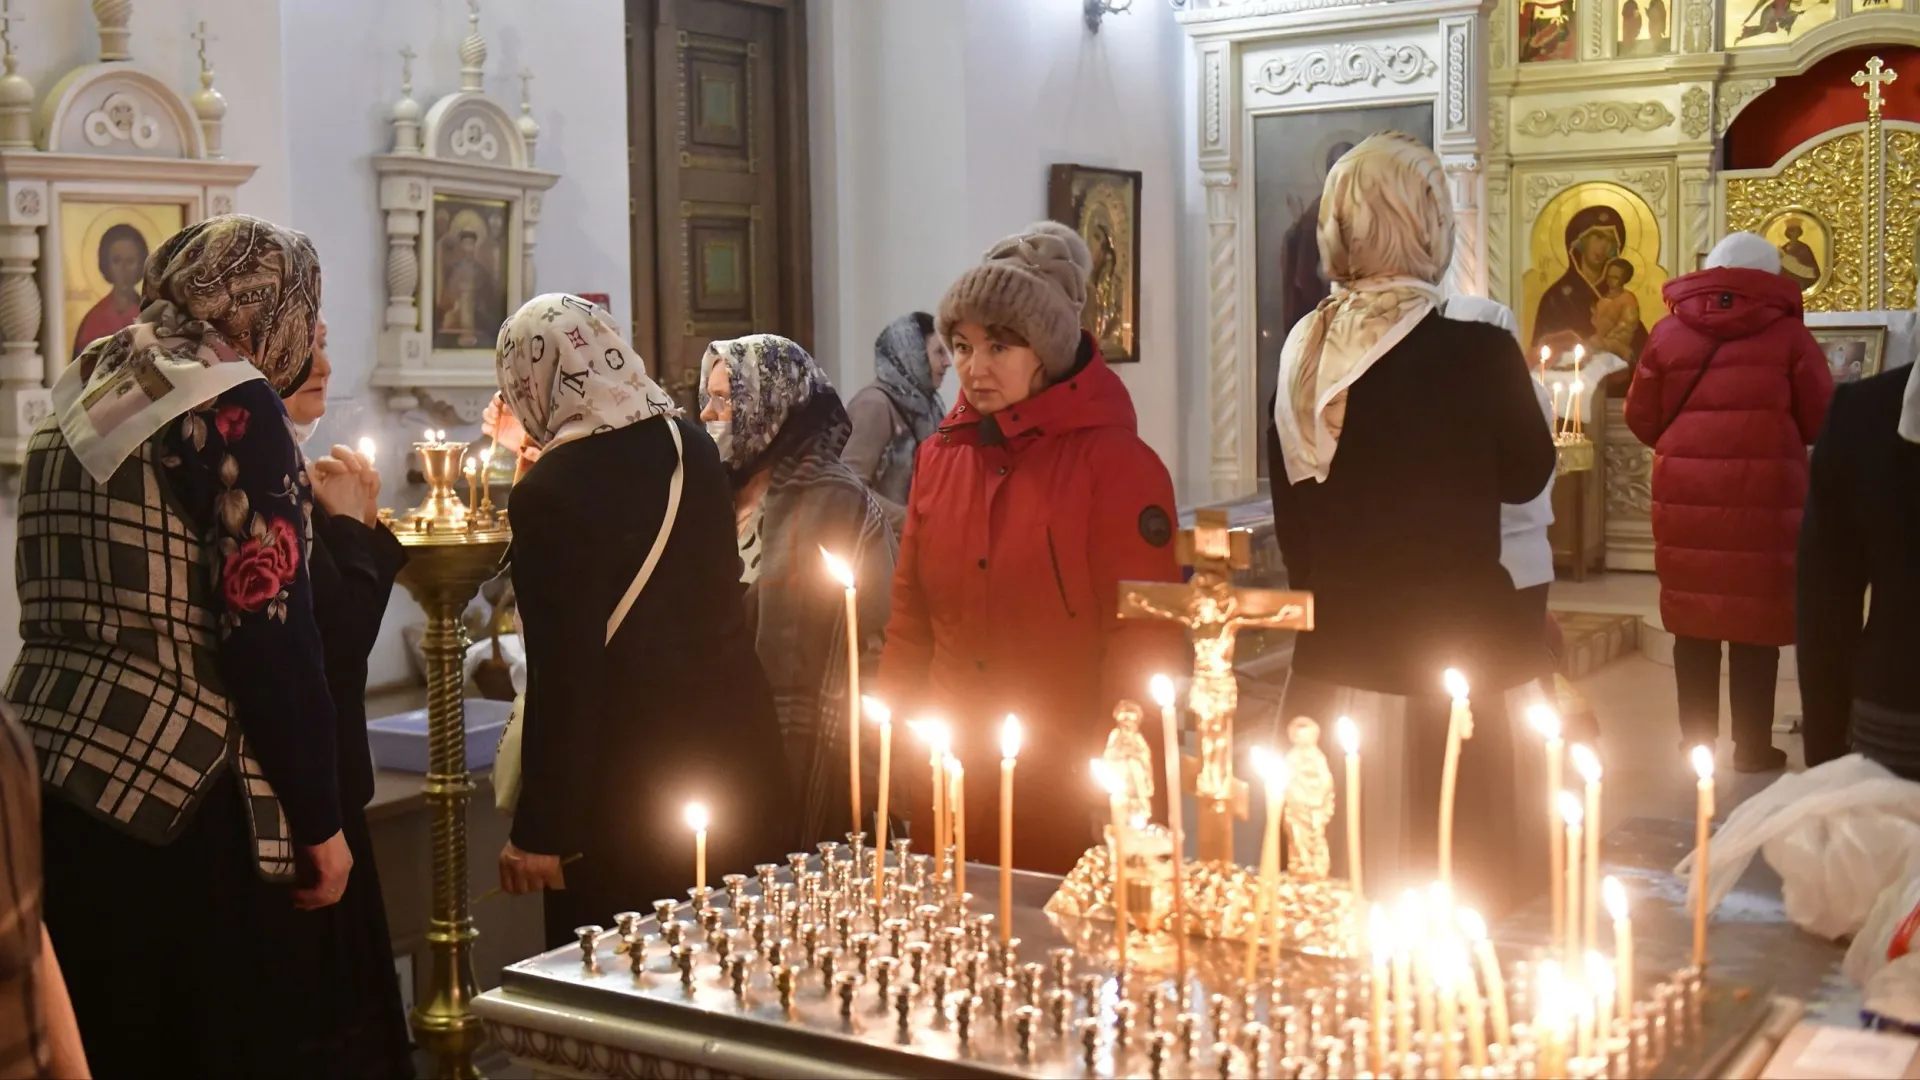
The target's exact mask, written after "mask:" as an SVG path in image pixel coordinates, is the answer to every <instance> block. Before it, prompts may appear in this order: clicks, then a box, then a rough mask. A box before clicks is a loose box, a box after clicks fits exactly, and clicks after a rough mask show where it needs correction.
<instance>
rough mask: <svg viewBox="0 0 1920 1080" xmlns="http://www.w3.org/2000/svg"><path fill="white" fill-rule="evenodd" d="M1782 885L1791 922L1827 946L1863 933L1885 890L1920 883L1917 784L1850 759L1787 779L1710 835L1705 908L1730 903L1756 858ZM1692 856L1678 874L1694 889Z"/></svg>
mask: <svg viewBox="0 0 1920 1080" xmlns="http://www.w3.org/2000/svg"><path fill="white" fill-rule="evenodd" d="M1756 851H1758V852H1762V853H1764V854H1765V855H1766V858H1767V863H1768V865H1770V866H1772V867H1773V868H1774V870H1775V871H1777V872H1778V873H1779V875H1780V879H1781V882H1782V899H1783V900H1784V901H1785V905H1786V909H1787V917H1788V918H1790V919H1792V920H1793V921H1794V922H1795V923H1796V924H1797V925H1799V926H1800V927H1801V929H1804V930H1806V931H1807V932H1809V933H1813V934H1818V935H1820V936H1821V937H1825V938H1837V937H1842V936H1845V935H1847V934H1853V933H1857V932H1859V930H1860V929H1861V927H1862V926H1864V925H1865V924H1866V921H1867V913H1868V912H1869V911H1871V910H1872V908H1873V905H1874V902H1875V901H1876V900H1877V899H1879V897H1880V894H1881V893H1882V892H1883V891H1885V890H1886V889H1887V887H1888V886H1890V885H1893V884H1895V883H1897V882H1903V881H1906V880H1907V879H1908V878H1910V877H1913V876H1914V875H1915V874H1916V873H1920V784H1916V783H1914V782H1912V781H1909V780H1902V779H1900V778H1898V777H1896V776H1894V775H1893V774H1892V773H1890V772H1888V771H1887V770H1886V769H1885V768H1884V767H1882V766H1880V765H1878V764H1876V763H1874V762H1872V761H1869V760H1867V759H1866V758H1863V757H1861V756H1860V755H1858V754H1849V755H1847V756H1846V757H1843V758H1840V759H1838V760H1835V761H1830V762H1827V763H1826V764H1825V765H1821V766H1818V767H1816V768H1812V769H1808V770H1807V771H1806V772H1802V773H1790V774H1788V775H1786V776H1783V777H1781V778H1780V779H1779V780H1777V781H1775V782H1774V783H1773V784H1772V785H1771V786H1770V787H1768V788H1767V789H1766V790H1765V791H1762V792H1760V793H1759V794H1758V795H1755V796H1754V797H1753V798H1751V799H1748V800H1747V801H1746V802H1744V803H1742V804H1741V805H1740V806H1739V807H1738V808H1736V809H1735V810H1734V811H1733V813H1732V814H1730V815H1728V816H1727V820H1726V823H1725V824H1724V825H1722V826H1721V827H1720V829H1719V831H1718V832H1716V833H1715V834H1714V837H1713V844H1712V848H1711V852H1712V856H1711V861H1710V863H1709V865H1708V867H1707V906H1708V909H1709V910H1711V909H1712V908H1714V907H1718V906H1719V904H1720V902H1721V901H1722V900H1724V899H1726V896H1727V893H1729V892H1731V891H1732V890H1733V886H1734V883H1735V882H1736V881H1738V880H1739V878H1740V875H1741V874H1743V873H1745V872H1746V869H1747V866H1748V864H1749V863H1751V862H1752V861H1753V855H1754V852H1756ZM1693 860H1694V855H1693V854H1689V855H1688V856H1687V857H1686V858H1685V859H1682V860H1681V861H1680V865H1679V866H1677V867H1675V868H1674V872H1675V873H1676V874H1681V875H1683V876H1685V877H1686V879H1687V880H1688V882H1689V887H1688V888H1689V896H1688V903H1689V906H1691V904H1692V903H1694V902H1695V900H1696V898H1695V897H1693V896H1692V895H1691V889H1692V886H1691V881H1692V873H1691V871H1692V867H1693Z"/></svg>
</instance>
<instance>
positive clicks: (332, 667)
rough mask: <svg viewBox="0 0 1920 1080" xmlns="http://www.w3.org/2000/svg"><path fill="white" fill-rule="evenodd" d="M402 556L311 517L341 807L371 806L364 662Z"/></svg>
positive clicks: (353, 525)
mask: <svg viewBox="0 0 1920 1080" xmlns="http://www.w3.org/2000/svg"><path fill="white" fill-rule="evenodd" d="M406 562H407V553H406V549H404V548H402V547H401V546H400V541H399V540H397V539H395V538H394V535H393V533H391V532H389V531H388V530H387V527H386V526H384V525H381V526H379V527H377V528H371V529H369V528H368V527H367V526H366V525H364V524H362V523H361V522H358V521H355V520H354V519H353V518H350V517H341V516H337V515H334V514H329V513H327V512H326V511H325V510H323V509H321V508H320V507H319V506H317V505H316V506H315V507H314V509H313V558H312V561H311V562H310V563H309V565H308V570H309V572H310V573H311V574H312V577H313V617H314V621H315V622H317V623H319V624H320V641H321V644H322V646H323V647H324V648H325V649H326V653H327V661H326V670H327V692H328V693H329V694H330V695H332V697H333V708H334V715H335V717H336V719H335V723H336V725H337V727H338V740H339V752H338V757H337V758H336V759H335V760H336V768H337V769H338V770H339V774H340V805H341V806H343V807H345V806H352V807H365V806H366V805H367V803H368V802H369V801H371V800H372V798H373V755H372V752H371V751H370V750H369V749H368V746H367V657H368V655H369V654H371V653H372V652H373V646H374V642H375V641H376V640H377V639H378V638H379V637H380V622H381V620H382V619H383V618H385V617H386V614H387V599H388V598H389V597H390V596H392V595H393V579H394V577H395V575H397V574H399V573H400V568H401V567H402V566H404V565H406Z"/></svg>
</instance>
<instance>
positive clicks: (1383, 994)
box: [1367, 904, 1394, 1076]
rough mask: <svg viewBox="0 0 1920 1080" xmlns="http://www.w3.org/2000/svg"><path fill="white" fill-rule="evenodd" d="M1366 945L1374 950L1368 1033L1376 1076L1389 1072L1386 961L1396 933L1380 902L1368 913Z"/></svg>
mask: <svg viewBox="0 0 1920 1080" xmlns="http://www.w3.org/2000/svg"><path fill="white" fill-rule="evenodd" d="M1367 944H1368V946H1369V947H1370V948H1371V950H1372V952H1373V978H1372V979H1371V980H1369V981H1370V983H1371V988H1372V1004H1371V1007H1370V1012H1371V1014H1372V1017H1373V1023H1372V1025H1371V1027H1370V1028H1369V1029H1368V1036H1369V1037H1370V1038H1371V1039H1372V1041H1373V1065H1372V1069H1371V1071H1372V1072H1373V1074H1374V1075H1375V1076H1379V1075H1382V1074H1384V1073H1385V1072H1386V1071H1387V978H1388V975H1387V964H1388V961H1389V959H1390V958H1391V957H1392V956H1393V952H1394V948H1393V936H1392V931H1391V930H1390V929H1389V928H1388V925H1387V913H1386V912H1385V911H1382V910H1381V908H1380V905H1379V904H1375V905H1373V907H1372V909H1371V910H1369V911H1368V913H1367Z"/></svg>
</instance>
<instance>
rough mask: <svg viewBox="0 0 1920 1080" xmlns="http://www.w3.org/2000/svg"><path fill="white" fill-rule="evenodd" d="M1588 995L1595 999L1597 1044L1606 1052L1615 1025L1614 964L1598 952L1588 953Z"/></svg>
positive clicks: (1598, 1048)
mask: <svg viewBox="0 0 1920 1080" xmlns="http://www.w3.org/2000/svg"><path fill="white" fill-rule="evenodd" d="M1587 996H1588V997H1589V998H1591V999H1593V1010H1594V1023H1593V1029H1594V1037H1595V1039H1596V1043H1595V1046H1596V1048H1597V1050H1598V1052H1599V1053H1602V1054H1604V1053H1606V1047H1607V1032H1608V1030H1609V1029H1611V1028H1612V1027H1613V965H1612V964H1609V963H1607V958H1606V957H1604V956H1601V955H1600V954H1599V953H1597V952H1590V953H1588V954H1587Z"/></svg>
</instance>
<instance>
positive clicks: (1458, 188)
mask: <svg viewBox="0 0 1920 1080" xmlns="http://www.w3.org/2000/svg"><path fill="white" fill-rule="evenodd" d="M1441 165H1442V167H1443V168H1445V169H1446V172H1447V189H1448V191H1449V192H1450V193H1451V194H1452V196H1453V263H1452V265H1450V266H1449V267H1448V268H1447V291H1448V292H1450V293H1457V294H1465V295H1468V296H1484V295H1486V292H1487V238H1486V226H1485V221H1484V219H1483V218H1482V216H1481V209H1480V198H1481V191H1482V190H1483V188H1484V186H1485V179H1484V177H1482V176H1481V175H1480V158H1479V156H1478V155H1476V154H1448V155H1447V156H1446V157H1444V158H1442V159H1441Z"/></svg>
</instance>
